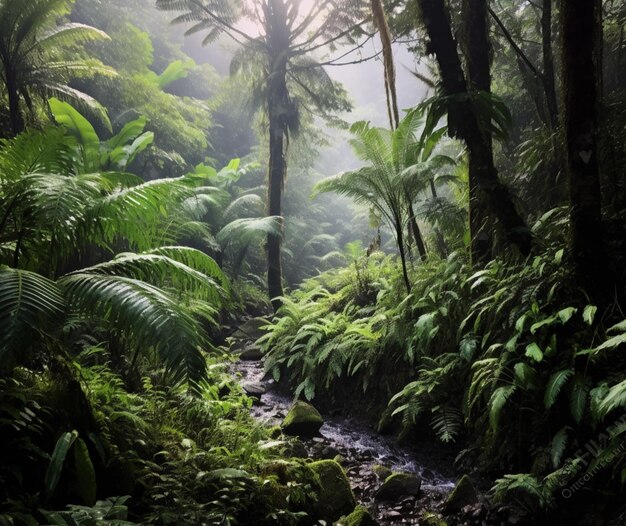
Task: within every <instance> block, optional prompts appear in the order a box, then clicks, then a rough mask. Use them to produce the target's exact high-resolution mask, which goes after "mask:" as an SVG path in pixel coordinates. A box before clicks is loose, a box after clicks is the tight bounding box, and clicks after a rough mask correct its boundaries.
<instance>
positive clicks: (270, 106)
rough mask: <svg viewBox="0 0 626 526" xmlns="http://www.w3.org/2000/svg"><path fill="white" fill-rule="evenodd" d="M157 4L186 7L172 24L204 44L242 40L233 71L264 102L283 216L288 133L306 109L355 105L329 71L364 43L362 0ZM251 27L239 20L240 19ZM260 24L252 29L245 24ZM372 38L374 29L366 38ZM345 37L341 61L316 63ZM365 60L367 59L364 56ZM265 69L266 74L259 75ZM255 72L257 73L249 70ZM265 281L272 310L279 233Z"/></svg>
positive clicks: (271, 177)
mask: <svg viewBox="0 0 626 526" xmlns="http://www.w3.org/2000/svg"><path fill="white" fill-rule="evenodd" d="M157 7H159V8H160V9H164V10H169V11H182V14H181V15H180V16H178V17H177V18H176V19H175V20H174V21H175V22H179V23H191V24H193V25H192V26H191V28H190V29H189V30H188V31H187V34H195V33H198V32H206V33H207V36H206V38H205V39H204V43H209V42H211V41H213V40H214V39H215V38H217V36H218V35H220V34H222V33H225V34H228V35H229V36H230V37H232V38H233V39H234V40H235V41H236V42H237V43H238V44H240V46H241V49H240V52H239V53H238V54H237V55H236V56H235V59H234V60H233V63H232V65H231V69H233V70H234V71H244V72H245V73H246V74H247V75H248V76H249V77H252V78H248V80H249V81H251V83H252V85H253V91H254V92H255V95H256V99H257V100H259V101H260V102H261V103H262V107H263V109H264V111H265V114H266V116H267V121H268V126H267V129H268V134H269V163H268V199H267V207H268V214H269V215H270V216H275V217H281V216H282V213H283V207H282V198H283V188H284V184H285V179H286V175H287V151H288V146H289V138H290V136H291V135H293V134H294V133H295V132H297V131H298V128H299V125H300V122H301V114H302V113H301V112H303V111H305V112H310V113H311V114H315V115H321V116H322V117H327V118H328V117H331V115H332V113H333V112H336V111H344V110H347V109H349V105H348V104H347V102H346V100H345V94H344V92H343V90H342V89H341V88H339V87H338V86H337V85H336V84H335V83H333V82H332V81H331V80H330V78H329V77H328V75H327V74H326V73H325V72H324V70H323V66H325V65H330V64H333V65H337V64H340V63H341V60H342V59H343V58H344V57H347V56H349V55H350V53H351V52H352V51H354V49H359V48H361V47H362V46H363V43H362V42H359V43H357V42H356V41H355V38H357V37H358V36H360V35H362V34H363V29H362V28H363V26H364V25H365V23H366V22H367V20H368V19H369V17H370V15H369V13H368V11H367V8H366V6H363V5H361V2H357V1H356V0H333V1H331V0H320V1H319V2H312V3H309V4H305V3H304V2H302V1H301V0H249V1H246V2H241V1H237V2H235V1H233V0H157ZM242 21H243V22H247V24H245V25H244V24H239V22H242ZM250 26H252V27H256V28H258V30H259V34H258V35H257V34H256V33H255V32H252V31H251V32H246V31H245V30H242V29H240V28H241V27H250ZM372 37H373V34H368V35H367V39H370V38H372ZM340 40H347V41H348V42H350V43H352V44H354V48H353V49H352V50H348V51H346V52H345V53H342V54H341V57H338V58H337V59H336V60H332V59H331V60H324V59H322V60H318V59H317V58H316V56H317V55H319V52H320V51H322V52H323V51H325V50H326V51H327V50H329V49H331V48H332V46H333V44H335V43H337V42H339V41H340ZM362 60H366V59H362ZM257 72H259V73H260V75H257V74H256V73H257ZM251 73H252V75H250V74H251ZM267 265H268V269H267V282H268V291H269V295H270V299H271V300H272V304H273V305H274V308H275V309H277V308H278V307H279V306H280V300H279V299H278V298H280V297H282V295H283V289H282V268H281V237H280V236H278V235H274V234H269V235H268V237H267Z"/></svg>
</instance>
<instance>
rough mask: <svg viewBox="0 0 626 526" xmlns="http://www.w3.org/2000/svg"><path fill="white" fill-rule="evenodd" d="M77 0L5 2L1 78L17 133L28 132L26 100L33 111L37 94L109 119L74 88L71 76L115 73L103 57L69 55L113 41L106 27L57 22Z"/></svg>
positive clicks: (0, 26) (1, 5)
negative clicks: (96, 42)
mask: <svg viewBox="0 0 626 526" xmlns="http://www.w3.org/2000/svg"><path fill="white" fill-rule="evenodd" d="M72 4H73V0H30V1H28V2H23V1H22V0H0V64H1V68H2V69H1V73H2V75H1V76H0V81H1V83H2V85H3V87H4V90H5V92H6V97H7V99H8V102H9V112H10V118H11V129H12V132H13V134H14V135H17V134H18V133H20V132H21V131H23V130H24V117H23V114H22V104H26V106H27V107H28V109H29V110H31V111H32V110H33V98H34V96H37V97H40V98H42V99H44V100H46V99H47V98H49V97H51V96H55V97H58V98H60V99H63V100H67V101H71V102H74V103H76V104H80V105H82V106H88V107H89V108H91V110H92V111H95V112H97V113H98V114H99V115H100V116H101V117H102V118H103V119H104V120H106V115H105V113H104V110H103V109H102V107H101V106H100V105H99V104H98V103H97V102H96V101H95V100H94V99H93V98H91V97H89V96H88V95H86V94H85V93H82V92H81V91H78V90H76V89H74V88H72V87H70V86H68V82H69V80H70V79H71V78H74V77H80V76H93V75H96V74H102V75H113V74H114V73H115V72H114V71H113V70H112V69H111V68H109V67H106V66H105V65H104V64H102V63H101V62H99V61H98V60H93V59H78V58H74V59H72V58H67V53H64V51H63V50H64V48H66V47H68V46H72V45H76V44H81V43H84V42H89V41H93V40H102V39H108V36H107V35H106V33H104V32H103V31H100V30H98V29H96V28H94V27H91V26H88V25H85V24H76V23H65V24H61V25H57V21H58V20H59V19H60V18H61V17H63V16H64V15H66V14H67V13H68V12H69V10H70V7H71V6H72Z"/></svg>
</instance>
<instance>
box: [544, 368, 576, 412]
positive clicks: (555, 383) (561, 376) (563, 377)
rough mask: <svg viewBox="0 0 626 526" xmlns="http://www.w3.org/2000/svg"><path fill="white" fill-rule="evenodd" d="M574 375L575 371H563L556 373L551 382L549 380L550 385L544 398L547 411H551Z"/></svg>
mask: <svg viewBox="0 0 626 526" xmlns="http://www.w3.org/2000/svg"><path fill="white" fill-rule="evenodd" d="M573 375H574V370H573V369H564V370H562V371H558V372H556V373H554V374H553V375H552V376H551V377H550V380H548V385H547V387H546V392H545V394H544V397H543V403H544V405H545V407H546V409H550V408H551V407H552V406H553V405H554V403H555V402H556V399H557V397H558V396H559V393H560V392H561V389H562V388H563V386H564V385H565V383H566V382H567V380H568V379H569V378H570V377H571V376H573Z"/></svg>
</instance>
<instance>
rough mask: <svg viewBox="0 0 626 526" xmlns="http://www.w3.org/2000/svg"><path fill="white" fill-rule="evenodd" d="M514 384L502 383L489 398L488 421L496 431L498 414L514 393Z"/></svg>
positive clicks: (498, 421) (498, 419)
mask: <svg viewBox="0 0 626 526" xmlns="http://www.w3.org/2000/svg"><path fill="white" fill-rule="evenodd" d="M516 389H517V388H516V386H514V385H504V386H502V387H498V388H497V389H496V390H495V391H494V392H493V394H492V395H491V398H490V400H489V421H490V423H491V428H492V429H493V430H494V431H496V430H497V429H498V426H499V423H500V416H501V414H502V410H503V409H504V406H505V405H506V403H507V402H508V401H509V398H511V396H512V395H513V394H514V393H515V391H516Z"/></svg>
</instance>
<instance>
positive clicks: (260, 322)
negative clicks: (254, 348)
mask: <svg viewBox="0 0 626 526" xmlns="http://www.w3.org/2000/svg"><path fill="white" fill-rule="evenodd" d="M268 323H269V322H268V321H267V320H266V319H265V318H250V319H249V320H247V321H246V322H245V323H243V324H242V325H240V326H239V327H238V329H237V330H236V331H235V332H234V333H233V334H232V338H236V339H245V340H248V341H249V340H258V339H259V338H260V337H261V336H263V335H264V334H265V332H264V331H263V330H261V327H263V326H265V325H267V324H268Z"/></svg>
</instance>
